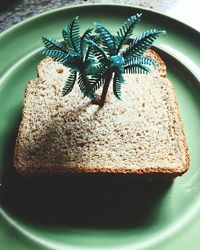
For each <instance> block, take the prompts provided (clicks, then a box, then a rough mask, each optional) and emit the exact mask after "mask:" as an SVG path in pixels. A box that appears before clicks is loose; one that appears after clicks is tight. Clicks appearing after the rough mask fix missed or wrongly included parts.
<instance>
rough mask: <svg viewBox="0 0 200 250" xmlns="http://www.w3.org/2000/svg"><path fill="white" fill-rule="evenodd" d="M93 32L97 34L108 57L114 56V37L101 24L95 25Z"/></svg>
mask: <svg viewBox="0 0 200 250" xmlns="http://www.w3.org/2000/svg"><path fill="white" fill-rule="evenodd" d="M95 32H96V33H97V34H99V36H100V38H101V40H102V44H103V46H104V50H105V51H106V52H107V53H108V55H115V53H116V41H115V37H114V36H113V35H112V34H111V33H110V32H109V31H108V30H107V29H106V28H105V27H104V26H103V25H101V24H99V23H97V24H96V30H95Z"/></svg>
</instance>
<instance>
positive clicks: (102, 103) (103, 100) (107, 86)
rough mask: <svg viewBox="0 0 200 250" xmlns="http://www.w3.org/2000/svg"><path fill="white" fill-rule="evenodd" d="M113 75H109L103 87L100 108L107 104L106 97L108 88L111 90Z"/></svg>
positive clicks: (110, 73)
mask: <svg viewBox="0 0 200 250" xmlns="http://www.w3.org/2000/svg"><path fill="white" fill-rule="evenodd" d="M112 74H113V72H112V71H111V72H109V73H108V78H107V81H106V83H105V84H104V86H103V90H102V94H101V100H100V103H99V106H100V107H103V106H104V104H105V100H106V95H107V93H108V88H109V85H110V82H111V79H112Z"/></svg>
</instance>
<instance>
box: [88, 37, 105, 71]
mask: <svg viewBox="0 0 200 250" xmlns="http://www.w3.org/2000/svg"><path fill="white" fill-rule="evenodd" d="M88 43H89V45H91V48H92V50H93V52H94V55H95V56H96V57H97V59H98V60H99V62H100V63H101V64H102V66H107V64H108V58H107V55H106V54H105V52H104V51H103V49H102V48H101V47H100V46H99V45H97V44H96V43H95V42H94V41H93V40H89V41H88Z"/></svg>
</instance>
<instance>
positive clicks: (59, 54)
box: [42, 49, 69, 61]
mask: <svg viewBox="0 0 200 250" xmlns="http://www.w3.org/2000/svg"><path fill="white" fill-rule="evenodd" d="M42 54H43V55H45V56H50V57H52V58H54V59H57V60H58V61H63V60H64V59H65V58H67V57H68V55H69V53H66V52H63V51H60V50H52V49H45V50H43V51H42Z"/></svg>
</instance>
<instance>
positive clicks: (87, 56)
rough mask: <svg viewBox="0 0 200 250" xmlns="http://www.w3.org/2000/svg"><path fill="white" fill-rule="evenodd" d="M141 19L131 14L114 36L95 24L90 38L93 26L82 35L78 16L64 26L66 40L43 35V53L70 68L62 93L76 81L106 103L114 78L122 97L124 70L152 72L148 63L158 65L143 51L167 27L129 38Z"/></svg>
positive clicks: (97, 101)
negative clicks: (93, 35)
mask: <svg viewBox="0 0 200 250" xmlns="http://www.w3.org/2000/svg"><path fill="white" fill-rule="evenodd" d="M140 19H141V14H136V15H133V16H131V17H130V18H129V19H128V20H127V21H126V22H125V23H124V24H123V26H122V27H121V28H120V29H119V31H118V32H117V36H113V35H112V34H111V33H110V32H109V31H108V30H107V29H106V28H105V27H104V26H103V25H101V24H96V30H95V31H96V33H97V35H96V36H95V38H94V39H91V32H92V29H87V30H86V31H85V33H84V34H83V35H82V36H80V32H79V31H80V28H79V19H78V17H76V18H74V19H72V21H71V22H70V23H69V25H68V27H67V29H65V30H63V38H64V41H63V42H59V41H57V40H54V39H48V38H46V37H43V43H44V45H45V47H46V49H45V50H44V51H43V54H44V55H46V56H50V57H52V58H54V59H56V60H57V61H59V62H60V63H62V64H64V65H65V66H67V67H69V68H70V75H69V77H68V79H67V81H66V85H65V86H64V88H63V91H62V95H63V96H64V95H67V94H69V93H70V92H71V91H72V89H73V87H74V85H75V83H76V81H77V82H78V84H79V87H80V90H81V92H82V93H83V95H84V96H87V97H89V98H90V99H91V100H92V102H93V103H95V104H98V105H100V106H101V107H103V105H104V104H105V100H106V95H107V92H108V88H109V85H110V82H111V81H112V79H113V92H114V94H115V96H116V97H117V98H118V99H121V86H122V84H123V83H124V78H123V74H124V73H149V72H151V70H150V67H149V66H150V65H154V66H155V62H154V61H153V60H152V59H151V58H148V57H146V56H144V55H143V54H144V52H145V51H146V50H148V49H149V48H150V47H151V45H152V43H153V42H154V40H155V39H156V38H157V37H158V36H159V35H160V34H163V33H165V31H157V30H155V29H152V30H149V31H146V32H144V33H143V34H142V35H140V36H139V37H136V38H134V39H132V40H130V37H131V35H132V34H133V30H134V28H135V26H136V24H137V23H138V22H139V21H140ZM99 40H100V42H99ZM127 44H128V47H127V48H125V47H124V46H125V45H127ZM102 85H103V91H102V95H101V98H100V99H98V98H97V97H96V95H95V92H96V90H97V89H99V88H100V87H101V86H102Z"/></svg>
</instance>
